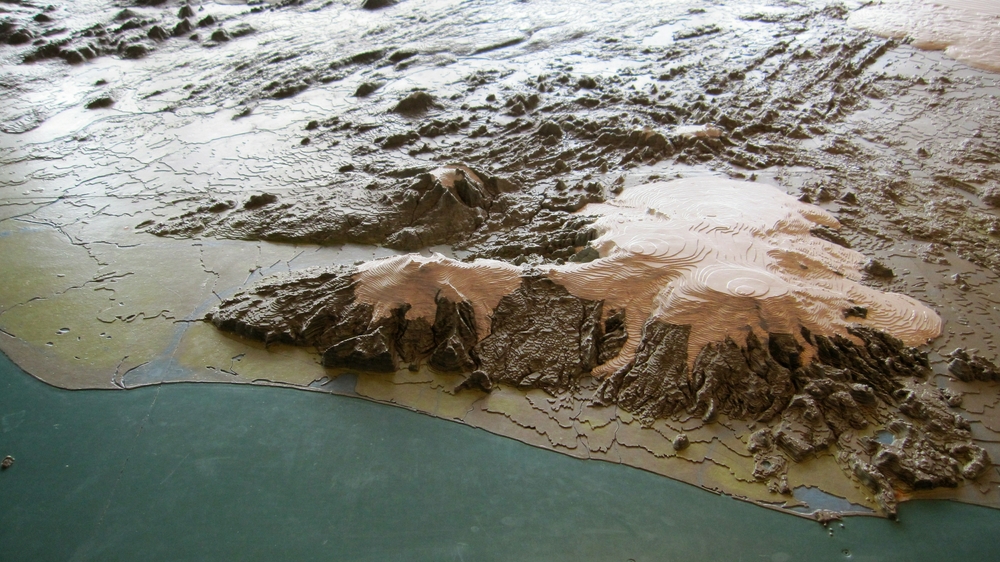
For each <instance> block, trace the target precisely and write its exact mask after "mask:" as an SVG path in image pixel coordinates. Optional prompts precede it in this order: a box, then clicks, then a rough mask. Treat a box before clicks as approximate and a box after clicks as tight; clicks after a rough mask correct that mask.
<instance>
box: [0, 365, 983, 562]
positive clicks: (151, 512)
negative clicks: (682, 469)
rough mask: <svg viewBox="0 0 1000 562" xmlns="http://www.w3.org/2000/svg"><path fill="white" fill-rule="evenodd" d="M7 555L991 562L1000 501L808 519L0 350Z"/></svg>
mask: <svg viewBox="0 0 1000 562" xmlns="http://www.w3.org/2000/svg"><path fill="white" fill-rule="evenodd" d="M8 454H9V455H12V456H14V457H15V458H16V462H15V464H14V465H13V466H12V467H11V468H10V469H8V470H6V471H3V472H2V473H0V560H2V561H6V562H14V561H22V560H31V561H44V560H371V561H387V560H462V561H478V560H497V561H508V560H509V561H530V560H538V561H560V560H567V561H570V560H571V561H589V560H595V561H622V562H625V561H628V560H635V561H646V560H649V561H661V560H663V561H669V560H677V561H700V560H733V561H748V562H749V561H760V560H765V561H777V562H781V561H789V560H810V561H814V560H900V561H915V560H934V561H939V560H970V561H973V560H976V561H978V560H1000V545H998V540H997V538H996V531H997V530H998V529H1000V511H997V510H991V509H985V508H979V507H974V506H968V505H962V504H958V503H951V502H918V503H914V504H906V505H904V506H903V507H902V509H901V521H900V522H890V521H885V520H880V519H874V518H851V519H848V520H847V521H845V523H844V527H843V528H841V526H840V525H839V524H836V523H834V524H833V525H831V528H832V529H833V531H834V533H833V536H832V537H831V536H829V534H828V531H827V529H825V528H823V527H822V526H820V525H819V524H817V523H814V522H811V521H806V520H802V519H799V518H796V517H792V516H788V515H783V514H780V513H776V512H773V511H770V510H767V509H763V508H760V507H757V506H754V505H750V504H747V503H743V502H740V501H737V500H733V499H730V498H727V497H724V496H716V495H714V494H712V493H709V492H706V491H703V490H700V489H697V488H695V487H693V486H689V485H686V484H682V483H678V482H675V481H672V480H670V479H667V478H663V477H661V476H657V475H653V474H649V473H646V472H643V471H641V470H637V469H633V468H630V467H627V466H619V465H614V464H610V463H605V462H594V461H590V462H588V461H580V460H577V459H573V458H570V457H567V456H565V455H561V454H558V453H553V452H551V451H545V450H541V449H536V448H534V447H530V446H527V445H524V444H522V443H519V442H517V441H514V440H511V439H506V438H503V437H498V436H496V435H492V434H490V433H487V432H485V431H481V430H477V429H473V428H470V427H466V426H463V425H460V424H457V423H452V422H447V421H443V420H439V419H435V418H432V417H428V416H425V415H422V414H417V413H413V412H409V411H406V410H403V409H400V408H393V407H389V406H384V405H380V404H375V403H371V402H367V401H364V400H360V399H353V398H347V397H342V396H332V395H326V394H320V393H311V392H302V391H297V390H286V389H276V388H263V387H251V386H238V385H227V384H170V385H162V386H157V387H147V388H141V389H136V390H129V391H66V390H61V389H57V388H53V387H50V386H48V385H45V384H43V383H41V382H39V381H37V380H36V379H34V378H32V377H30V376H29V375H27V374H25V373H24V372H23V371H21V370H20V369H19V368H17V367H16V366H15V365H13V364H12V363H11V362H10V361H9V360H8V359H7V358H6V357H3V356H0V457H2V456H4V455H8Z"/></svg>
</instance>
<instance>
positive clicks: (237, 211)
mask: <svg viewBox="0 0 1000 562" xmlns="http://www.w3.org/2000/svg"><path fill="white" fill-rule="evenodd" d="M446 170H457V172H456V175H457V176H458V177H457V178H456V179H455V180H454V183H453V184H452V182H451V180H450V179H445V181H444V183H443V182H442V179H443V175H442V174H447V172H446ZM406 175H409V176H414V177H412V178H409V179H406V178H404V179H395V180H393V181H394V184H395V187H394V188H393V189H392V190H391V191H392V192H393V193H394V195H393V196H392V197H391V198H385V197H372V200H370V201H369V207H368V209H366V210H365V211H360V212H359V211H356V210H355V208H347V209H342V208H335V207H334V206H332V205H330V206H327V205H316V204H315V202H314V201H301V200H291V201H283V200H280V199H279V198H278V196H276V195H274V194H271V193H266V194H262V195H253V196H251V197H250V198H249V199H248V200H247V201H246V203H245V204H244V205H242V206H241V207H224V208H220V207H219V206H218V204H217V202H214V201H209V202H207V203H206V204H205V205H202V206H200V207H198V208H196V209H194V210H192V211H189V212H187V213H184V214H182V215H179V216H177V217H174V218H172V219H169V220H167V221H164V222H162V223H159V224H153V225H150V226H149V227H148V231H149V232H150V233H152V234H156V235H159V236H182V237H191V236H199V235H200V236H218V237H225V238H246V239H251V240H270V241H276V242H289V241H295V242H303V241H304V242H312V243H318V244H339V243H343V242H354V243H367V244H383V245H385V246H388V247H390V248H394V249H398V250H418V249H420V248H425V247H428V246H434V245H437V244H459V245H463V244H464V245H465V246H467V247H473V248H474V249H475V253H476V255H478V256H483V257H494V258H501V259H503V258H506V259H515V258H519V257H520V258H521V259H522V261H523V260H524V259H525V256H534V257H535V258H538V257H541V258H545V259H560V258H563V259H565V258H570V257H571V256H573V255H574V253H575V252H576V251H577V248H579V247H581V246H585V245H586V244H587V242H589V241H590V240H592V239H593V238H594V231H593V230H592V229H591V228H590V224H591V223H592V222H593V219H592V218H590V217H585V216H576V215H573V214H572V212H573V211H576V210H579V209H580V208H582V207H583V206H584V205H585V204H586V203H590V202H601V201H604V198H605V188H604V186H603V185H601V184H599V183H596V182H591V183H590V184H587V185H586V186H585V185H583V184H580V185H578V186H575V187H573V188H569V187H566V186H565V185H564V184H557V185H556V186H555V187H553V188H552V189H551V190H549V191H547V192H545V193H543V194H538V193H534V192H532V191H530V190H526V189H523V188H522V187H521V186H519V185H517V184H515V183H513V182H510V181H508V180H506V179H503V178H501V177H498V176H493V175H490V174H487V173H484V172H482V171H479V170H473V169H471V168H468V167H465V166H461V165H457V166H450V167H448V168H439V169H437V170H433V171H427V170H421V169H416V170H408V171H407V172H406ZM446 184H448V185H446ZM497 232H503V233H504V236H503V237H502V238H497V237H495V236H492V235H493V234H494V233H497Z"/></svg>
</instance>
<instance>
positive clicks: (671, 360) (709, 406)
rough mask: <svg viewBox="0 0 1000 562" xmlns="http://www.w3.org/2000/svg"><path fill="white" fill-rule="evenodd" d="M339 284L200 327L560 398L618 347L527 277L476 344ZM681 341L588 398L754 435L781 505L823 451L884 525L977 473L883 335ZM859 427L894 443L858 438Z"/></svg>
mask: <svg viewBox="0 0 1000 562" xmlns="http://www.w3.org/2000/svg"><path fill="white" fill-rule="evenodd" d="M354 275H355V270H353V269H349V268H342V269H337V270H323V271H319V272H315V271H313V272H305V273H299V274H295V275H292V276H290V277H284V278H276V279H273V280H267V281H264V282H262V283H260V284H259V285H257V286H256V287H254V288H253V289H251V290H249V291H247V292H244V293H240V294H237V295H236V296H235V297H233V298H232V299H229V300H227V301H225V302H223V303H222V304H221V305H219V307H218V308H217V309H216V310H214V311H212V312H211V313H210V314H209V318H210V319H211V321H212V322H213V323H214V324H215V325H216V326H217V327H219V328H220V329H222V330H226V331H230V332H235V333H238V334H241V335H244V336H247V337H250V338H254V339H258V340H262V341H265V342H285V343H290V344H295V345H306V346H314V347H316V348H317V349H318V350H319V351H320V353H321V354H322V358H323V360H322V362H323V365H325V366H327V367H332V368H351V369H358V370H362V371H371V372H393V371H395V370H397V369H399V368H401V367H403V366H409V367H410V368H413V369H416V368H418V366H419V365H420V364H421V363H426V364H427V365H429V366H430V367H432V368H433V369H435V370H438V371H441V372H453V373H464V374H465V375H466V376H467V378H466V381H465V382H464V383H462V384H461V385H459V387H458V388H456V389H455V391H461V390H463V389H472V388H478V389H481V390H485V391H490V390H492V389H493V388H494V387H495V386H496V385H498V384H504V385H509V386H514V387H517V388H521V389H530V388H540V389H543V390H545V391H547V392H548V393H550V394H552V395H554V396H558V395H561V394H565V393H573V392H575V391H576V389H577V386H578V383H579V382H580V380H581V378H582V377H584V376H588V375H589V373H590V371H591V370H592V369H593V368H594V367H596V366H597V365H598V364H600V363H602V362H604V361H606V360H608V359H610V358H613V357H615V356H617V355H618V353H619V352H620V351H621V349H622V345H623V344H624V341H625V336H626V334H625V330H624V322H623V321H624V311H616V312H613V313H611V314H608V315H605V314H604V312H603V302H600V301H589V300H585V299H580V298H578V297H574V296H572V295H570V294H569V293H568V292H567V291H566V289H565V288H563V287H562V286H560V285H557V284H555V283H553V282H552V281H551V280H549V279H547V278H546V277H544V276H543V275H540V274H537V273H531V272H528V273H526V274H524V275H523V277H522V283H521V286H520V287H519V288H518V289H517V290H515V291H514V292H513V293H511V294H509V295H506V296H504V297H503V298H502V299H501V300H500V303H499V304H498V306H497V307H496V309H495V310H494V312H493V314H492V320H491V331H490V333H489V334H488V335H485V337H484V334H477V333H476V328H475V326H476V322H475V313H474V312H473V308H472V306H471V305H470V303H467V302H459V303H454V302H451V301H449V300H447V299H445V298H442V297H440V296H438V298H437V299H436V302H437V313H436V315H435V318H434V320H433V323H431V322H429V321H428V320H427V319H423V318H418V319H413V320H408V319H407V318H406V311H407V309H408V306H399V307H396V308H395V309H393V310H392V311H391V313H390V314H388V315H386V316H384V317H382V318H373V316H372V314H373V309H372V306H371V305H369V304H363V303H358V302H356V301H355V299H354V289H355V283H356V281H354ZM602 318H604V320H603V321H602ZM689 335H690V327H689V326H677V325H670V324H665V323H662V322H659V321H657V320H650V321H649V322H648V323H647V324H646V325H645V327H644V328H643V333H642V338H641V341H640V344H639V346H638V349H637V352H636V354H635V359H634V360H633V361H632V362H631V363H630V364H629V365H627V366H626V367H624V368H622V369H620V370H618V371H617V372H615V373H614V374H613V375H611V376H609V377H607V378H605V379H604V380H603V381H601V382H600V385H599V386H598V388H597V391H596V393H595V394H594V398H593V400H594V401H595V402H596V403H598V404H603V405H606V406H617V407H620V408H623V409H624V410H626V411H629V412H632V413H633V414H635V415H637V416H638V417H639V418H640V419H644V420H647V421H648V422H650V423H651V422H652V421H653V420H655V419H657V418H672V417H677V416H679V415H685V414H687V415H690V414H695V415H700V416H702V417H703V418H705V419H706V420H712V419H714V418H716V417H717V416H720V415H724V416H727V417H728V418H730V419H734V420H752V421H755V422H756V423H760V424H763V426H764V427H763V428H762V429H760V430H758V431H757V432H756V433H755V434H754V435H753V436H752V437H751V439H750V440H749V443H748V450H749V451H750V453H752V454H753V455H754V458H755V462H756V466H757V468H756V469H755V472H754V474H755V477H756V478H758V480H761V481H767V482H769V485H770V486H771V487H772V489H774V490H776V491H778V492H781V493H788V490H787V479H786V472H787V466H788V463H790V462H802V461H805V460H807V459H809V458H812V457H814V456H817V455H822V454H826V453H828V452H830V451H834V452H835V454H836V458H837V461H838V463H839V464H840V465H841V466H842V467H843V469H844V471H845V473H847V474H853V475H854V476H855V477H856V478H858V479H859V481H860V482H861V483H863V484H864V485H866V486H868V487H869V488H870V489H871V491H872V493H873V494H874V495H875V497H876V500H877V502H878V503H879V505H880V506H881V507H882V509H883V510H884V511H885V512H886V514H888V515H890V516H894V514H895V509H896V504H897V501H898V500H897V497H896V495H897V493H898V492H904V493H905V492H906V491H909V490H919V489H927V488H935V487H940V486H946V487H954V486H957V485H959V484H960V483H961V482H962V481H963V479H968V480H974V479H976V478H977V477H978V476H980V475H981V474H982V473H983V472H984V471H985V469H986V468H988V467H989V466H991V461H990V459H989V456H988V454H987V453H986V452H985V451H984V450H983V449H982V448H981V447H979V446H978V445H976V444H974V443H973V441H972V435H971V431H970V427H969V423H968V422H967V421H966V420H965V419H964V418H963V417H962V416H961V415H959V414H957V413H955V412H954V411H953V409H952V408H953V406H955V405H956V404H957V402H956V401H955V400H954V399H953V398H954V397H951V396H948V395H947V394H946V393H944V392H943V391H941V390H939V389H937V388H936V387H934V386H932V385H930V384H927V383H925V382H924V378H925V377H926V376H927V375H928V374H929V372H930V368H929V363H928V359H927V355H926V353H924V352H921V351H919V350H917V349H914V348H910V347H906V346H904V345H903V344H902V343H901V342H900V341H899V340H897V339H896V338H894V337H892V336H890V335H888V334H886V333H884V332H880V331H875V330H872V329H869V328H865V327H861V326H855V327H852V328H850V329H849V335H850V336H851V337H850V338H848V337H845V336H841V335H833V336H826V335H819V334H810V333H807V332H804V333H803V334H802V336H803V339H804V340H805V342H806V345H807V346H810V347H812V348H813V349H812V350H811V351H812V352H813V359H812V360H811V361H809V362H807V363H805V364H804V363H803V361H802V359H801V358H802V356H803V354H804V352H805V351H806V350H805V349H803V348H802V347H801V345H800V344H799V343H798V342H797V341H796V339H795V338H794V337H792V336H791V335H790V334H768V336H767V339H766V341H762V340H761V339H760V338H758V337H757V336H756V335H755V334H754V333H752V332H749V333H748V335H747V336H746V338H745V341H744V342H740V341H738V340H737V339H734V338H732V337H730V338H727V339H726V340H725V341H721V342H715V343H710V344H708V345H706V346H705V347H704V348H703V349H702V350H701V351H700V352H699V353H698V355H697V357H695V359H694V361H693V363H690V366H689V361H688V354H687V349H688V338H689ZM980 363H982V364H984V365H985V362H984V360H981V359H980V360H979V361H978V362H977V364H980ZM983 368H984V369H986V368H990V366H985V367H983ZM992 368H993V369H994V370H995V367H992ZM873 429H874V430H876V431H877V430H880V429H881V430H884V431H889V432H891V433H892V434H893V435H894V436H895V439H894V440H893V441H892V442H891V443H882V442H879V441H876V440H873V439H871V438H869V437H859V433H863V432H867V433H870V432H871V431H872V430H873Z"/></svg>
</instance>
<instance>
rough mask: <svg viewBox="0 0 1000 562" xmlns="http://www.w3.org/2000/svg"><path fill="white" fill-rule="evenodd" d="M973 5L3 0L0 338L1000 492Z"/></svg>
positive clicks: (83, 372) (994, 149)
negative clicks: (935, 20)
mask: <svg viewBox="0 0 1000 562" xmlns="http://www.w3.org/2000/svg"><path fill="white" fill-rule="evenodd" d="M970 2H971V3H968V4H962V2H958V1H957V0H956V1H954V2H950V3H949V4H948V5H947V6H930V5H924V4H919V3H912V2H911V4H912V6H911V7H913V8H914V9H919V10H930V11H931V12H933V13H935V14H938V15H942V18H943V19H942V20H941V21H945V22H958V23H955V25H953V26H952V27H947V26H944V27H941V26H939V27H936V28H933V29H930V28H928V29H924V28H921V27H920V25H922V24H921V23H920V21H917V22H912V21H910V20H906V19H905V18H903V19H900V18H894V17H889V15H887V14H890V15H891V14H893V13H895V12H893V8H892V6H894V5H896V4H900V3H901V2H900V1H896V2H895V4H892V3H885V4H875V5H862V4H861V3H857V4H853V3H842V2H829V1H825V0H816V1H814V2H781V1H779V2H774V3H772V4H769V5H767V6H764V5H761V4H759V3H753V2H743V1H742V0H731V1H725V2H719V3H714V4H707V3H703V2H662V3H657V2H652V3H647V4H644V6H643V9H642V10H635V9H634V6H633V5H632V4H631V3H622V4H610V5H608V4H605V3H600V6H601V8H600V9H594V6H592V5H589V4H588V3H587V2H573V3H563V2H545V3H541V2H537V3H535V2H528V3H518V2H510V3H500V4H497V3H486V2H471V3H469V2H447V1H444V0H406V1H401V2H398V3H394V2H373V1H370V0H369V1H367V2H363V3H359V2H347V1H344V2H320V1H310V0H297V1H283V2H249V3H234V2H226V3H213V2H202V3H197V2H190V3H186V2H175V1H172V0H162V1H137V2H132V3H129V5H127V6H124V5H119V4H116V3H113V2H106V1H99V0H91V1H87V2H74V3H65V4H64V5H60V4H54V5H52V6H51V7H49V6H48V4H46V5H44V6H43V5H40V4H39V5H35V4H33V3H32V2H30V1H21V2H14V3H8V4H3V5H0V30H2V33H0V39H3V41H4V42H5V43H6V45H5V46H2V47H0V58H2V74H0V87H2V88H3V91H4V97H5V99H6V100H8V103H6V104H4V106H3V107H0V130H2V133H0V138H2V142H0V163H2V168H0V173H2V176H0V177H2V179H0V182H2V183H0V255H2V256H3V265H4V267H3V268H2V270H0V281H2V283H0V348H2V349H3V351H4V352H5V353H7V354H8V355H9V356H11V357H12V358H13V359H14V360H15V361H16V362H17V363H19V364H20V365H21V366H23V367H24V368H25V369H26V370H28V371H29V372H31V373H32V374H33V375H35V376H37V377H39V378H41V379H42V380H45V381H46V382H49V383H50V384H54V385H57V386H61V387H65V388H114V389H128V388H134V387H137V386H144V385H150V384H161V383H166V382H181V381H202V382H229V383H252V384H265V385H282V386H292V387H296V388H302V389H307V390H313V391H321V392H331V393H337V394H346V395H352V396H359V397H363V398H367V399H370V400H374V401H379V402H384V403H390V404H395V405H398V406H402V407H406V408H411V409H414V410H417V411H420V412H425V413H428V414H430V415H434V416H438V417H441V418H445V419H449V420H454V421H458V422H461V423H465V424H468V425H471V426H474V427H480V428H483V429H486V430H488V431H491V432H494V433H498V434H501V435H505V436H509V437H512V438H514V439H518V440H521V441H524V442H526V443H529V444H532V445H536V446H539V447H544V448H548V449H551V450H554V451H558V452H561V453H564V454H569V455H572V456H576V457H579V458H583V459H593V460H604V461H610V462H616V463H623V464H627V465H631V466H635V467H638V468H642V469H645V470H649V471H652V472H655V473H659V474H663V475H665V476H668V477H671V478H676V479H679V480H682V481H685V482H689V483H692V484H695V485H698V486H701V487H704V488H706V489H710V490H713V491H716V492H719V493H725V494H730V495H733V496H736V497H739V498H743V499H746V500H749V501H753V502H756V503H758V504H761V505H764V506H768V507H772V508H775V509H782V510H785V511H787V512H789V513H795V514H799V515H807V516H811V517H815V518H817V519H820V520H824V521H825V520H829V519H831V518H834V517H838V516H840V515H842V514H846V513H859V514H860V513H864V514H874V515H882V516H890V517H894V516H895V515H896V510H897V506H898V503H899V502H900V501H905V500H909V499H916V498H951V499H956V500H960V501H964V502H970V503H976V504H980V505H986V506H991V507H1000V491H998V487H1000V472H998V470H997V466H996V465H995V464H994V460H995V459H1000V415H998V414H997V411H996V407H997V404H998V402H1000V393H998V383H1000V369H998V368H997V367H996V365H995V363H994V362H993V361H995V360H996V353H997V347H996V342H995V341H994V339H993V334H994V333H995V331H996V326H997V325H998V322H1000V311H998V309H997V306H998V304H1000V300H998V299H997V295H1000V283H998V277H997V274H998V273H1000V252H998V249H1000V240H998V237H1000V214H998V211H997V210H996V207H997V206H998V205H1000V137H998V135H997V134H996V132H997V131H1000V102H998V101H997V99H998V98H997V96H998V94H1000V85H998V77H1000V75H998V74H995V73H992V72H993V71H996V70H997V69H996V68H994V67H992V66H991V65H990V64H991V63H990V62H989V61H990V60H992V58H991V53H994V52H997V51H995V50H992V49H995V47H996V45H994V44H993V43H991V42H990V41H991V40H992V39H990V37H992V36H991V35H989V33H987V32H986V31H982V30H981V29H980V28H981V27H983V26H985V28H984V29H987V31H988V30H989V29H992V28H990V27H989V26H990V25H991V23H990V22H993V21H995V22H997V25H1000V14H992V13H989V12H988V11H987V12H986V13H981V14H980V16H981V18H980V19H977V20H976V21H977V22H978V23H977V24H976V25H974V26H971V27H969V26H966V27H962V25H960V24H961V23H962V22H966V23H968V22H969V21H970V20H969V18H968V17H967V16H968V14H969V13H975V10H976V9H977V7H976V3H975V2H974V1H971V0H970ZM526 6H527V7H530V9H526ZM630 6H632V7H630ZM963 10H964V11H963ZM945 16H947V17H945ZM982 18H985V19H982ZM989 18H994V19H993V20H991V19H989ZM921 21H923V20H921ZM984 22H985V23H984ZM867 30H874V31H876V32H878V33H880V34H881V36H880V35H874V34H872V33H871V32H870V31H867ZM977 30H978V31H977ZM977 34H978V35H977ZM928 36H933V37H935V38H937V40H938V42H937V43H934V44H931V43H929V42H928V40H926V37H928ZM884 37H891V38H888V39H887V38H884ZM913 37H915V38H917V42H918V43H920V46H921V47H923V48H928V47H933V48H941V49H945V48H946V47H947V49H946V50H945V51H944V52H943V53H942V52H935V51H920V50H915V49H914V48H913V47H911V46H908V45H907V44H906V43H907V42H908V41H909V40H910V38H913ZM921 38H923V39H921ZM975 38H981V39H982V40H978V39H977V40H973V39H975ZM977 41H978V42H977ZM970 45H971V46H970ZM949 56H950V57H954V58H955V59H958V61H960V62H956V60H953V59H952V58H949Z"/></svg>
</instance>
